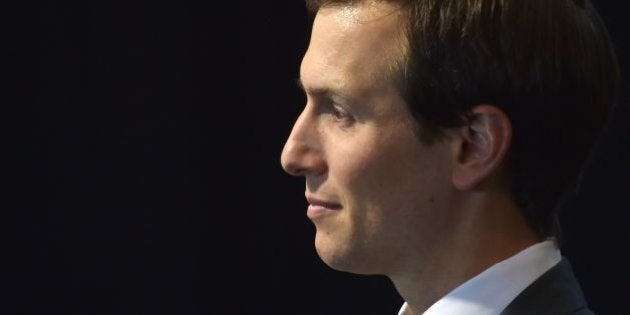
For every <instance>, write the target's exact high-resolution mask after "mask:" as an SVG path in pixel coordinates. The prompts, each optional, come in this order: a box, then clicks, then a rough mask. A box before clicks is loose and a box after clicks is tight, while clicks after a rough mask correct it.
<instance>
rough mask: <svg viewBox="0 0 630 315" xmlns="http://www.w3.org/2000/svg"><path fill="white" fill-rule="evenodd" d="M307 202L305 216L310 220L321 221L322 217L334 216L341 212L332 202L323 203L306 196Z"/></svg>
mask: <svg viewBox="0 0 630 315" xmlns="http://www.w3.org/2000/svg"><path fill="white" fill-rule="evenodd" d="M306 200H307V201H308V203H309V205H308V210H307V211H306V215H307V216H308V218H309V219H311V220H316V219H321V218H323V217H326V216H329V215H334V214H336V213H338V212H339V210H341V205H340V204H338V203H334V202H329V201H325V200H322V199H318V198H315V197H312V196H306Z"/></svg>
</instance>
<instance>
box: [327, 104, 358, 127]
mask: <svg viewBox="0 0 630 315" xmlns="http://www.w3.org/2000/svg"><path fill="white" fill-rule="evenodd" d="M331 114H332V115H333V117H335V120H337V121H339V122H342V123H346V124H349V123H352V122H353V121H354V119H353V117H352V116H351V115H350V114H349V113H348V112H347V111H346V110H344V109H343V108H342V107H340V106H339V105H335V104H332V106H331Z"/></svg>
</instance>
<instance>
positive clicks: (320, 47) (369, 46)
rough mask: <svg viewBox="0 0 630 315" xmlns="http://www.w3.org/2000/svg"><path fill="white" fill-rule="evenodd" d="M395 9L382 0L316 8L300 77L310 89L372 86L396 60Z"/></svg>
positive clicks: (386, 74) (399, 53) (398, 54)
mask: <svg viewBox="0 0 630 315" xmlns="http://www.w3.org/2000/svg"><path fill="white" fill-rule="evenodd" d="M400 15H401V13H400V9H399V8H398V7H397V6H394V5H392V4H388V3H385V2H379V3H371V2H363V3H360V4H355V5H351V6H329V7H323V8H321V9H320V10H319V11H318V13H317V15H316V16H315V20H314V22H313V31H312V35H311V41H310V44H309V48H308V50H307V52H306V54H305V56H304V59H303V61H302V66H301V80H302V83H303V84H304V86H305V87H306V88H307V89H309V88H311V87H312V88H314V89H317V88H325V86H321V85H330V84H332V85H334V86H336V87H338V88H342V89H343V88H349V87H354V88H373V87H374V85H375V84H385V83H386V80H383V79H384V78H388V77H389V74H391V72H392V68H393V66H394V65H395V64H396V62H397V61H398V60H399V59H401V56H402V44H401V43H402V41H401V36H400V34H401V32H400V30H401V27H400V21H401V17H400Z"/></svg>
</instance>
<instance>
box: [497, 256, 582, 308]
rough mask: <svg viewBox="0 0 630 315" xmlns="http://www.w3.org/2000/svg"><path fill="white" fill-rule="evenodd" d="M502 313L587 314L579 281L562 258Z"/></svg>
mask: <svg viewBox="0 0 630 315" xmlns="http://www.w3.org/2000/svg"><path fill="white" fill-rule="evenodd" d="M501 314H502V315H568V314H575V315H589V314H593V312H592V311H591V310H589V309H588V307H587V305H586V300H585V299H584V295H583V294H582V289H581V288H580V284H579V283H578V282H577V280H576V279H575V276H574V275H573V269H572V268H571V265H570V264H569V262H568V261H567V260H566V259H564V258H563V259H562V261H560V263H558V264H557V265H556V266H554V267H553V268H551V269H549V271H547V272H546V273H544V274H543V275H542V276H540V278H538V279H537V280H536V281H534V283H532V284H531V285H530V286H529V287H527V288H526V289H525V291H523V292H521V294H519V295H518V296H517V297H516V298H515V299H514V300H513V301H512V302H511V303H510V304H509V305H508V307H507V308H506V309H505V310H504V311H503V312H502V313H501Z"/></svg>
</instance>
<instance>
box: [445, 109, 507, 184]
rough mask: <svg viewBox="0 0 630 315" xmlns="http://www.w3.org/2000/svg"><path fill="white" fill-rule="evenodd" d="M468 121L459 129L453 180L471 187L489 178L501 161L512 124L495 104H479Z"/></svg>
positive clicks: (505, 152)
mask: <svg viewBox="0 0 630 315" xmlns="http://www.w3.org/2000/svg"><path fill="white" fill-rule="evenodd" d="M471 114H472V115H471V116H470V121H469V124H468V125H466V126H464V127H462V128H461V130H460V132H459V137H460V139H461V141H457V142H456V143H457V144H456V146H457V147H456V148H455V151H454V152H455V154H456V160H455V165H454V166H455V167H454V168H453V173H452V180H453V184H454V186H455V188H457V189H458V190H461V191H467V190H471V189H473V188H475V187H477V186H478V185H479V184H480V183H481V182H482V181H484V180H485V179H487V178H490V177H491V175H492V174H493V173H495V171H497V169H498V168H499V166H500V165H501V164H502V162H503V160H504V158H505V156H506V154H507V152H508V149H509V147H510V145H511V141H512V124H511V122H510V119H509V118H508V117H507V115H506V114H505V113H504V112H503V111H502V110H501V109H499V108H497V107H496V106H492V105H477V106H475V107H474V108H473V109H472V111H471Z"/></svg>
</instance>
